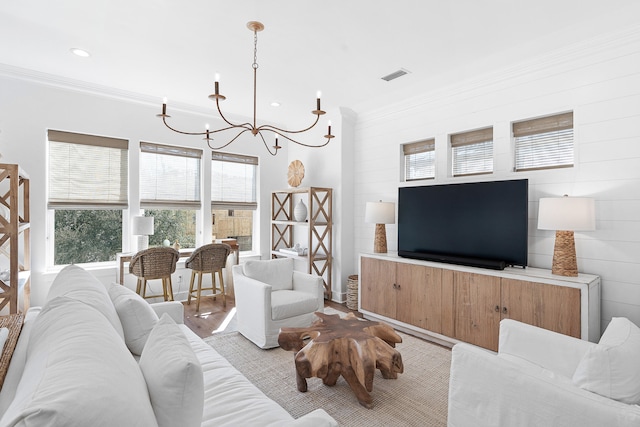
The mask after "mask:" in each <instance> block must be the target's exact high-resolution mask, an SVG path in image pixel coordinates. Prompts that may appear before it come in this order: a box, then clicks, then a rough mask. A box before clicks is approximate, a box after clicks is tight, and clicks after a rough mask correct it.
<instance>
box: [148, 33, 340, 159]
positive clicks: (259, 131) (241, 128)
mask: <svg viewBox="0 0 640 427" xmlns="http://www.w3.org/2000/svg"><path fill="white" fill-rule="evenodd" d="M247 28H248V29H250V30H251V31H253V64H252V68H253V123H248V122H247V123H239V124H236V123H232V122H231V121H229V120H227V118H226V117H225V116H224V114H222V110H220V101H224V100H225V99H226V97H225V96H224V95H222V94H221V93H220V87H219V86H220V85H219V77H218V75H217V74H216V78H215V89H214V90H215V91H214V93H213V94H211V95H209V99H211V100H215V102H216V107H217V108H218V114H220V117H221V118H222V120H224V122H225V123H226V124H227V125H228V126H226V127H223V128H220V129H215V130H210V129H209V125H208V124H207V125H206V129H205V131H204V132H185V131H181V130H178V129H175V128H173V127H171V126H170V125H169V124H168V123H167V119H168V118H169V117H171V116H170V115H168V114H167V100H166V98H165V99H164V100H163V102H162V113H161V114H157V115H156V116H157V117H160V118H162V122H163V123H164V125H165V126H166V127H167V128H169V129H171V130H172V131H174V132H177V133H180V134H183V135H202V136H204V138H203V139H204V140H205V141H207V145H208V146H209V148H211V149H212V150H220V149H222V148H225V147H226V146H228V145H229V144H231V143H232V142H233V141H235V140H236V139H238V138H239V137H240V135H242V134H243V133H245V132H251V133H252V134H253V136H260V139H261V140H262V143H263V144H264V146H265V148H266V149H267V151H268V152H269V154H271V155H272V156H275V155H276V154H278V150H279V149H280V148H282V146H281V145H280V144H279V143H278V137H282V138H284V139H286V140H288V141H291V142H293V143H296V144H298V145H302V146H304V147H314V148H317V147H324V146H325V145H327V144H328V143H329V141H331V138H333V137H334V135H331V122H330V121H329V122H328V125H327V134H326V135H325V136H324V137H325V138H326V139H327V140H326V141H325V142H324V143H323V144H319V145H310V144H305V143H302V142H300V141H297V140H295V139H293V135H295V134H299V133H303V132H306V131H308V130H310V129H311V128H313V127H314V126H315V125H316V124H317V123H318V120H320V116H322V115H323V114H325V111H322V110H321V109H320V92H318V94H317V99H316V109H315V110H313V111H311V114H313V115H314V116H316V119H315V121H314V122H313V123H312V124H311V126H309V127H307V128H304V129H300V130H287V129H282V128H279V127H276V126H272V125H268V124H263V125H260V126H258V125H257V124H256V123H257V120H256V82H257V73H258V32H259V31H262V30H264V25H263V24H262V23H260V22H257V21H250V22H248V23H247ZM231 129H234V130H237V131H238V134H237V135H236V136H234V137H233V138H232V139H231V140H230V141H229V142H227V143H224V144H222V145H219V146H216V144H214V142H213V141H214V139H213V138H212V135H213V134H215V133H218V132H224V131H227V130H231ZM267 132H271V133H273V134H274V135H275V145H273V146H272V147H271V148H269V144H267V141H266V140H265V137H264V134H265V133H267ZM272 149H273V150H272Z"/></svg>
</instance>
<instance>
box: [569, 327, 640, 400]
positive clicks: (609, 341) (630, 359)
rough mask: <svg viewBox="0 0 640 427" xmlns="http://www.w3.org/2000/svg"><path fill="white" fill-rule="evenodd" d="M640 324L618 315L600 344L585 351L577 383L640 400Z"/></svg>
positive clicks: (601, 392) (606, 394)
mask: <svg viewBox="0 0 640 427" xmlns="http://www.w3.org/2000/svg"><path fill="white" fill-rule="evenodd" d="M638 358H640V328H638V327H637V326H636V325H634V324H633V323H632V322H631V321H629V320H628V319H626V318H624V317H614V318H613V319H611V322H610V323H609V326H607V329H606V330H605V332H604V334H603V335H602V338H601V339H600V342H599V343H598V345H596V346H593V347H591V348H590V349H589V351H587V353H586V354H585V355H584V357H583V358H582V360H581V361H580V363H579V364H578V367H577V369H576V371H575V373H574V375H573V382H574V384H576V385H577V386H579V387H581V388H583V389H585V390H589V391H591V392H593V393H597V394H599V395H601V396H604V397H608V398H610V399H615V400H618V401H620V402H623V403H629V404H640V363H638Z"/></svg>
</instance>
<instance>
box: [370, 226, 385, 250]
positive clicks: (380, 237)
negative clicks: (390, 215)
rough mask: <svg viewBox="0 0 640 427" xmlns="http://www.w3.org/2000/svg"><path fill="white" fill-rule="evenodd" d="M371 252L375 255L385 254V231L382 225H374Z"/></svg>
mask: <svg viewBox="0 0 640 427" xmlns="http://www.w3.org/2000/svg"><path fill="white" fill-rule="evenodd" d="M373 252H375V253H377V254H386V253H387V229H386V227H385V226H384V224H376V236H375V240H374V241H373Z"/></svg>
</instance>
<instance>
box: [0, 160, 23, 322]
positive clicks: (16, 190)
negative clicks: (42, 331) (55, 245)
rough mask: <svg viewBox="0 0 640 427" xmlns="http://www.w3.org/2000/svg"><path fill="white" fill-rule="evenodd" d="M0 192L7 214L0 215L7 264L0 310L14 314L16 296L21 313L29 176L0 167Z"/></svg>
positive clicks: (0, 250) (14, 167)
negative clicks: (20, 295) (7, 273)
mask: <svg viewBox="0 0 640 427" xmlns="http://www.w3.org/2000/svg"><path fill="white" fill-rule="evenodd" d="M0 188H1V189H2V194H1V195H0V205H2V206H4V207H5V208H7V209H8V210H9V218H8V219H7V218H4V216H2V215H0V256H4V257H6V258H7V259H8V260H9V280H8V281H3V280H0V310H2V309H4V308H5V307H6V306H7V305H8V306H9V313H11V314H14V313H17V312H18V298H19V294H20V292H22V294H23V302H24V304H23V310H24V311H27V309H28V308H29V298H30V293H31V275H30V269H31V247H30V244H31V243H30V242H31V235H30V234H31V226H30V225H31V224H30V222H29V221H30V207H29V176H28V175H27V174H26V173H25V172H24V171H23V170H22V169H21V168H20V167H19V166H18V165H15V164H5V163H0ZM20 247H22V260H20Z"/></svg>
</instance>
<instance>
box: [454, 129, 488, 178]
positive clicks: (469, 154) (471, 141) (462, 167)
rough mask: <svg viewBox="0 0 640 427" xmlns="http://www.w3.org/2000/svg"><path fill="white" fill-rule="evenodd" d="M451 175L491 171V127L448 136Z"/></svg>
mask: <svg viewBox="0 0 640 427" xmlns="http://www.w3.org/2000/svg"><path fill="white" fill-rule="evenodd" d="M450 141H451V158H452V162H451V163H452V174H453V176H464V175H477V174H486V173H492V172H493V128H492V127H491V128H485V129H479V130H474V131H469V132H462V133H457V134H453V135H451V136H450Z"/></svg>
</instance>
